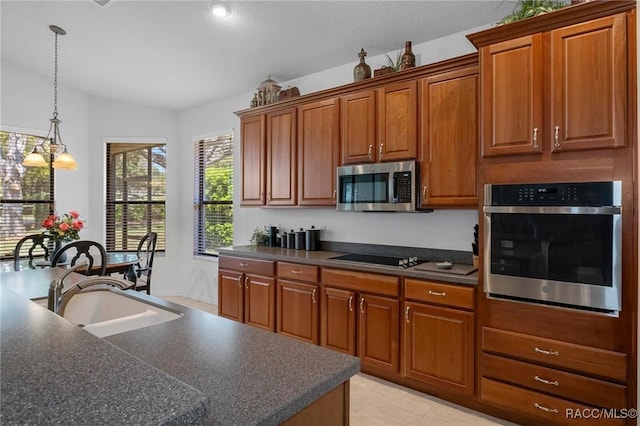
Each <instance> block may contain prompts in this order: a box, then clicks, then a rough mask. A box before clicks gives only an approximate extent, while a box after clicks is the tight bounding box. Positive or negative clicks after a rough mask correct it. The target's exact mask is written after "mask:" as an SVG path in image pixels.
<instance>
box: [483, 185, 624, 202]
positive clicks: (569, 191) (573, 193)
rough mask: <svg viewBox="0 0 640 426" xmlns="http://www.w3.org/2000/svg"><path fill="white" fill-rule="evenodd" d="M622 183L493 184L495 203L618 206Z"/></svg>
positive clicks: (491, 192) (491, 193) (492, 193)
mask: <svg viewBox="0 0 640 426" xmlns="http://www.w3.org/2000/svg"><path fill="white" fill-rule="evenodd" d="M620 184H621V183H620V182H619V181H616V182H578V183H551V184H547V183H545V184H511V185H490V194H488V195H490V197H491V200H490V203H489V205H492V206H579V207H581V206H594V207H601V206H618V205H620V200H619V199H616V198H619V196H617V195H616V194H619V188H620Z"/></svg>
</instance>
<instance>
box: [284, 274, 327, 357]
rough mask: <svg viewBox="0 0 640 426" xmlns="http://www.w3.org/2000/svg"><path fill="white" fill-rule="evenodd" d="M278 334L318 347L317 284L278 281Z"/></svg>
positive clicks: (318, 295)
mask: <svg viewBox="0 0 640 426" xmlns="http://www.w3.org/2000/svg"><path fill="white" fill-rule="evenodd" d="M277 288H278V295H277V304H278V321H277V324H278V325H277V331H278V333H281V334H284V335H287V336H291V337H295V338H296V339H300V340H303V341H305V342H309V343H313V344H315V345H317V344H318V343H319V342H320V339H319V337H318V316H319V312H320V309H319V308H318V301H319V299H320V290H319V287H318V285H317V284H305V283H299V282H294V281H289V280H283V279H278V286H277Z"/></svg>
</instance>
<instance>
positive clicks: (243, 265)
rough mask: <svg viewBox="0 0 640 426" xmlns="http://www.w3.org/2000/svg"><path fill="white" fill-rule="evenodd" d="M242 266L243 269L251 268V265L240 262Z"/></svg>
mask: <svg viewBox="0 0 640 426" xmlns="http://www.w3.org/2000/svg"><path fill="white" fill-rule="evenodd" d="M240 266H241V267H243V268H246V267H247V266H249V264H248V263H242V262H240Z"/></svg>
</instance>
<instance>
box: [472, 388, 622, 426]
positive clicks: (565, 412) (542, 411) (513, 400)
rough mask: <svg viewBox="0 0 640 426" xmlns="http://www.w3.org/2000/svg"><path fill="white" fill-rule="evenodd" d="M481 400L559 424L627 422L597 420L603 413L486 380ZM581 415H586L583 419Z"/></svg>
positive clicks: (620, 420)
mask: <svg viewBox="0 0 640 426" xmlns="http://www.w3.org/2000/svg"><path fill="white" fill-rule="evenodd" d="M480 398H481V399H482V400H483V401H485V402H489V403H492V404H495V405H498V406H501V407H504V408H507V409H509V410H511V411H518V412H521V413H525V414H527V415H529V416H533V417H537V418H538V419H541V420H544V421H545V422H550V423H555V424H571V425H622V424H623V422H624V421H623V420H622V419H610V418H606V416H604V415H601V416H600V418H593V417H595V416H597V414H596V415H595V416H594V415H592V413H598V414H600V413H602V412H601V411H600V410H595V411H594V410H593V407H590V406H587V405H581V404H578V403H575V402H571V401H567V400H564V399H561V398H556V397H553V396H548V395H544V394H541V393H538V392H534V391H530V390H526V389H522V388H519V387H516V386H511V385H507V384H505V383H501V382H496V381H494V380H490V379H487V378H484V377H483V378H482V379H481V381H480ZM576 412H578V415H576V414H575V413H576ZM572 414H573V415H572ZM579 414H583V415H582V416H581V417H580V416H579ZM612 414H613V413H612ZM572 417H574V418H572ZM576 417H577V418H576Z"/></svg>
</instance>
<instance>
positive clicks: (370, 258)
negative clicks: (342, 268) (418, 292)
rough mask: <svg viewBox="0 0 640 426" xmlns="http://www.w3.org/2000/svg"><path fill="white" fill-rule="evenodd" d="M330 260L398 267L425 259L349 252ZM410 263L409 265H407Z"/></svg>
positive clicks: (422, 261)
mask: <svg viewBox="0 0 640 426" xmlns="http://www.w3.org/2000/svg"><path fill="white" fill-rule="evenodd" d="M331 259H332V260H346V261H349V262H361V263H373V264H375V265H385V266H399V267H405V268H406V267H407V266H415V265H418V264H420V263H424V262H426V260H420V259H417V258H415V257H414V258H411V259H410V258H409V257H394V256H378V255H373V254H358V253H350V254H343V255H340V256H336V257H332V258H331ZM409 263H411V265H409Z"/></svg>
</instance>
